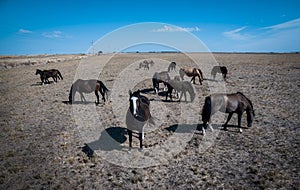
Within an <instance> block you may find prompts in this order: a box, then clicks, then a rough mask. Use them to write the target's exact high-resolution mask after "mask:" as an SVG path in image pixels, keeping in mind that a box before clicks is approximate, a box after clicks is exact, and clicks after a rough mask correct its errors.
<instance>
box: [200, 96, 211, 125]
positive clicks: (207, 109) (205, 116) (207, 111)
mask: <svg viewBox="0 0 300 190" xmlns="http://www.w3.org/2000/svg"><path fill="white" fill-rule="evenodd" d="M210 116H211V97H210V96H207V97H206V98H205V103H204V106H203V109H202V121H203V122H204V123H206V122H209V120H210Z"/></svg>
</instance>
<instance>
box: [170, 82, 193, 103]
mask: <svg viewBox="0 0 300 190" xmlns="http://www.w3.org/2000/svg"><path fill="white" fill-rule="evenodd" d="M167 87H168V91H167V94H166V101H167V99H168V95H169V96H170V99H171V100H172V91H173V89H174V90H176V91H177V92H181V95H180V98H179V101H181V98H182V95H183V94H184V98H185V101H186V102H187V100H186V92H188V93H189V94H190V98H191V102H193V101H194V99H195V92H194V89H193V86H192V84H191V83H190V82H188V81H178V80H169V81H168V83H167Z"/></svg>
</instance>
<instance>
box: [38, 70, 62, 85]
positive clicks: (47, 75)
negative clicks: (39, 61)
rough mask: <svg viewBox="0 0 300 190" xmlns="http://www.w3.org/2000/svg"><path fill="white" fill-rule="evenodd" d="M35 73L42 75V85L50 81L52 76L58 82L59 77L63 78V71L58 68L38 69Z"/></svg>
mask: <svg viewBox="0 0 300 190" xmlns="http://www.w3.org/2000/svg"><path fill="white" fill-rule="evenodd" d="M35 75H40V78H41V81H42V85H44V84H45V83H50V81H49V80H48V79H49V78H50V77H51V78H52V79H53V81H54V82H57V79H60V80H63V77H62V75H61V73H60V72H59V70H57V69H50V70H43V71H42V70H39V69H37V70H36V72H35Z"/></svg>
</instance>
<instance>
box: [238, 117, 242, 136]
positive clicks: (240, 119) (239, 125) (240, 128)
mask: <svg viewBox="0 0 300 190" xmlns="http://www.w3.org/2000/svg"><path fill="white" fill-rule="evenodd" d="M241 121H242V113H238V127H239V130H240V133H242V132H243V130H242V126H241Z"/></svg>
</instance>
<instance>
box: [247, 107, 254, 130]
mask: <svg viewBox="0 0 300 190" xmlns="http://www.w3.org/2000/svg"><path fill="white" fill-rule="evenodd" d="M246 113H247V126H248V127H252V123H253V119H254V116H255V113H254V110H253V109H248V110H247V111H246Z"/></svg>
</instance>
